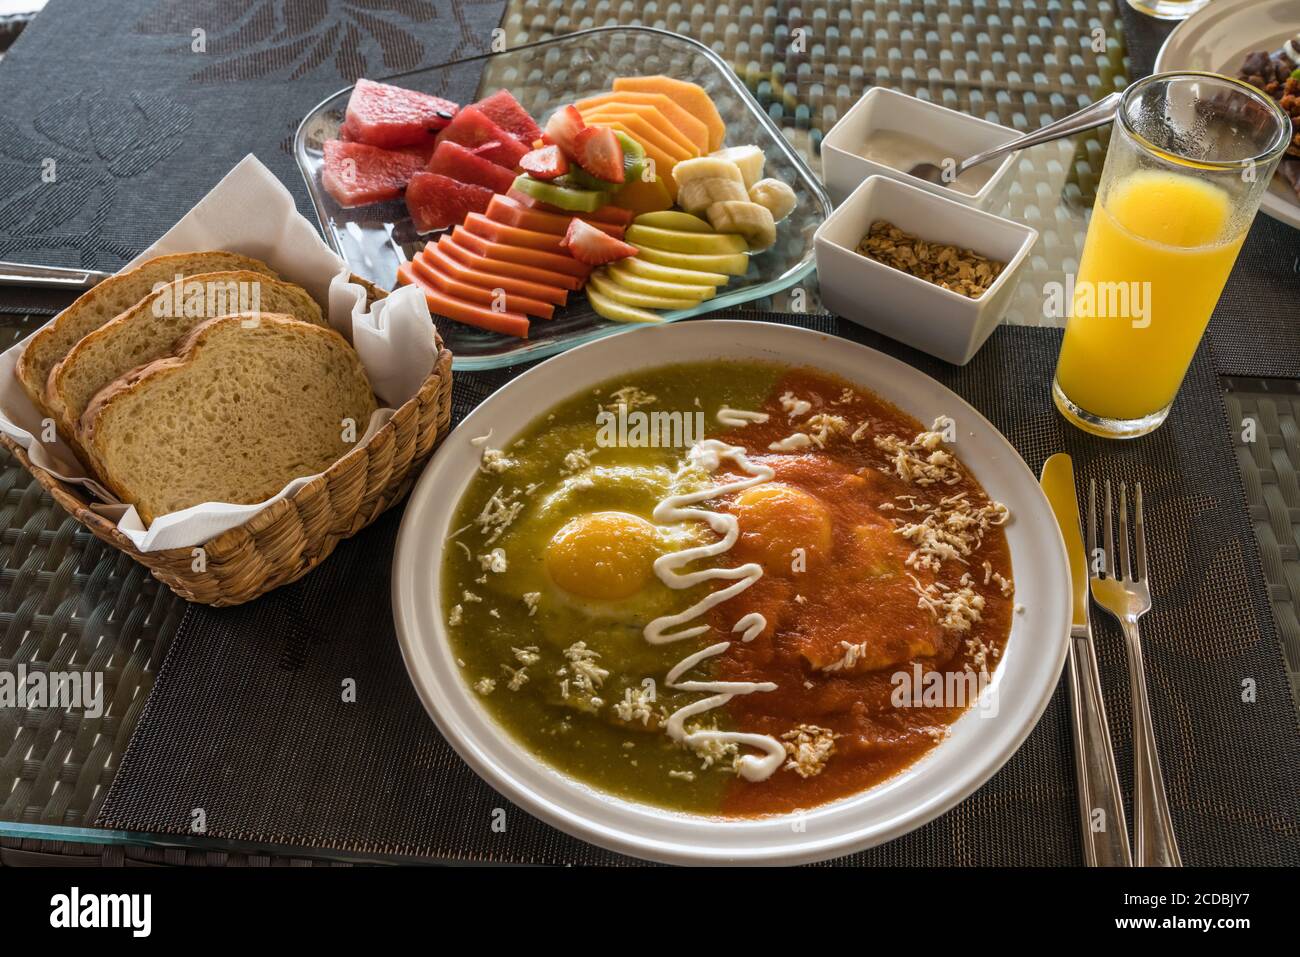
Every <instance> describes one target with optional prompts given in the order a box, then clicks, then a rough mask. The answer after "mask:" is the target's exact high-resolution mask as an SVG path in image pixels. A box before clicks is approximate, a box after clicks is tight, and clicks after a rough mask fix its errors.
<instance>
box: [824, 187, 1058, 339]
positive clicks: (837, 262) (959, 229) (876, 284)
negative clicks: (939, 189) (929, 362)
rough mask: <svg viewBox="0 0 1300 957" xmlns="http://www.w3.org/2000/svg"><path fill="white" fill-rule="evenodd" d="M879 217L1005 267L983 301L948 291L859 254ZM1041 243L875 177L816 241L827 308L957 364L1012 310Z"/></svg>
mask: <svg viewBox="0 0 1300 957" xmlns="http://www.w3.org/2000/svg"><path fill="white" fill-rule="evenodd" d="M878 219H884V220H887V221H889V222H891V223H893V224H894V225H895V226H897V227H898V228H899V229H901V230H903V232H905V233H909V234H910V235H913V236H916V237H917V238H919V239H924V240H926V241H928V242H935V243H950V244H952V245H954V246H957V247H959V248H962V249H972V250H974V251H975V252H977V253H979V254H980V255H982V256H987V257H988V258H989V259H993V260H997V261H999V262H1004V263H1006V264H1007V265H1006V268H1004V269H1003V270H1002V272H1001V273H1000V274H999V275H998V277H997V279H995V280H994V281H993V285H991V286H990V287H989V288H988V289H986V290H985V291H984V294H983V295H982V296H980V297H979V298H978V299H971V298H970V297H968V296H963V295H962V294H961V293H957V292H953V291H952V290H951V289H944V288H943V287H942V286H937V285H935V284H934V283H932V282H928V281H926V280H924V279H918V278H917V277H916V276H912V275H910V274H908V273H905V272H903V271H902V270H900V269H895V268H893V267H892V266H886V265H885V264H884V263H880V262H876V261H875V260H874V259H868V258H867V257H866V256H864V255H862V254H861V253H859V252H857V246H858V243H859V242H861V240H862V237H863V236H865V235H867V232H868V230H870V228H871V224H872V223H874V222H875V221H876V220H878ZM1037 240H1038V231H1037V230H1035V229H1032V228H1031V227H1029V226H1025V225H1022V224H1021V223H1016V222H1012V221H1011V220H1009V219H1003V218H1002V217H1001V216H994V215H993V214H992V213H986V212H984V211H983V210H978V209H974V208H972V207H970V206H965V205H963V204H961V203H957V202H954V201H953V200H951V199H946V198H944V197H942V196H936V195H934V194H933V193H930V192H927V191H925V190H923V189H918V188H917V187H915V186H909V185H907V184H905V183H900V182H898V181H897V180H894V179H890V178H888V177H885V176H870V177H868V178H867V179H866V180H865V181H864V182H863V183H862V185H860V186H859V187H858V188H857V189H856V190H854V191H853V193H852V195H850V196H849V198H848V199H846V200H845V201H844V202H843V203H841V204H840V205H839V206H837V207H836V209H835V212H833V213H831V215H830V218H829V219H827V220H826V222H824V223H822V224H821V226H820V227H819V228H818V230H817V232H816V234H814V236H813V244H814V247H815V251H816V256H817V280H818V282H819V283H820V285H821V298H822V302H823V303H824V304H825V306H826V308H827V309H829V310H830V311H831V312H834V313H836V314H837V315H841V316H843V317H844V318H845V319H848V320H850V321H852V322H856V323H858V325H861V326H866V327H867V328H868V329H874V330H875V331H876V332H881V333H884V334H885V335H887V336H889V337H891V338H893V339H897V340H898V341H899V342H903V343H906V344H907V345H909V346H913V347H914V348H917V349H920V350H922V351H923V352H928V353H930V354H931V355H933V356H938V357H939V358H940V359H943V360H945V361H946V362H951V363H953V364H955V365H965V364H966V363H967V362H969V361H970V360H971V357H972V356H974V355H975V353H976V352H978V351H979V348H980V346H982V345H983V344H984V340H985V339H987V338H988V337H989V335H990V334H991V333H992V332H993V329H994V328H995V327H996V326H997V324H998V322H999V321H1000V320H1001V319H1002V316H1003V315H1004V314H1005V313H1006V311H1007V306H1008V305H1009V304H1010V302H1011V295H1012V293H1013V292H1014V291H1015V287H1016V283H1017V282H1018V281H1019V278H1020V276H1019V274H1020V272H1021V268H1022V267H1023V266H1024V264H1025V261H1026V259H1028V257H1029V250H1030V249H1031V248H1033V245H1034V243H1035V242H1037Z"/></svg>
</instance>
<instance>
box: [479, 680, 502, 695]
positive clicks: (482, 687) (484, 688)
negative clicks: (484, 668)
mask: <svg viewBox="0 0 1300 957" xmlns="http://www.w3.org/2000/svg"><path fill="white" fill-rule="evenodd" d="M474 690H475V691H477V692H478V693H479V694H481V695H489V694H491V693H492V692H493V691H496V690H497V683H496V679H494V678H479V679H478V681H476V682H474Z"/></svg>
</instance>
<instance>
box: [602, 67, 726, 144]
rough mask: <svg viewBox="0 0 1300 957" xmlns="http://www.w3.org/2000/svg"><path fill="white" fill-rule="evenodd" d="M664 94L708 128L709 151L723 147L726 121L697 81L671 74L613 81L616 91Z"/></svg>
mask: <svg viewBox="0 0 1300 957" xmlns="http://www.w3.org/2000/svg"><path fill="white" fill-rule="evenodd" d="M625 91H628V92H633V93H662V94H663V95H664V96H666V97H668V98H669V99H671V100H672V101H673V102H674V103H677V104H678V105H680V106H681V107H682V109H684V110H686V111H687V112H688V113H690V114H691V115H692V116H694V117H695V118H696V119H697V120H699V121H700V122H701V123H703V124H704V125H705V126H706V127H707V128H708V130H709V152H710V153H711V152H713V151H714V150H716V149H721V148H722V143H723V141H724V140H725V139H726V138H727V124H726V123H724V122H722V115H721V114H720V113H719V112H718V108H717V106H716V105H714V102H713V99H712V97H710V96H709V94H707V93H705V92H704V88H703V87H702V86H700V85H699V84H698V83H690V82H688V81H686V80H675V79H673V78H672V77H670V76H663V75H662V74H660V75H658V76H620V77H618V78H617V79H616V80H614V92H616V93H623V92H625Z"/></svg>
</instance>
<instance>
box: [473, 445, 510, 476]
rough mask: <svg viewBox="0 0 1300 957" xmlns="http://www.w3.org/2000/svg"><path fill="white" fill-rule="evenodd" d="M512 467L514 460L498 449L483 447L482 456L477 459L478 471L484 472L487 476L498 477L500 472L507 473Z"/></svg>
mask: <svg viewBox="0 0 1300 957" xmlns="http://www.w3.org/2000/svg"><path fill="white" fill-rule="evenodd" d="M514 467H515V460H514V459H512V458H511V457H510V456H508V455H506V453H505V452H503V451H501V450H500V449H490V448H487V447H484V449H483V454H482V455H481V456H480V457H479V463H478V468H479V471H480V472H486V473H488V474H489V475H500V474H501V473H502V472H508V471H510V470H511V469H512V468H514Z"/></svg>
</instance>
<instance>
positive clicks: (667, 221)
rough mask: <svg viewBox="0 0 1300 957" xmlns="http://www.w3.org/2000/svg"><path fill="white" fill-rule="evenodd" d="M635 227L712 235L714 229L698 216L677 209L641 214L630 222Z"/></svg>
mask: <svg viewBox="0 0 1300 957" xmlns="http://www.w3.org/2000/svg"><path fill="white" fill-rule="evenodd" d="M632 222H633V224H635V225H637V226H654V227H655V228H657V229H676V230H678V231H679V232H685V233H712V232H715V230H714V228H713V227H712V226H710V225H709V224H708V223H707V222H705V221H704V220H702V219H700V217H698V216H692V215H691V214H690V213H683V212H682V211H681V210H679V209H665V210H661V211H659V212H657V213H642V214H641V215H640V216H638V217H637V218H636V219H634V220H632Z"/></svg>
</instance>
